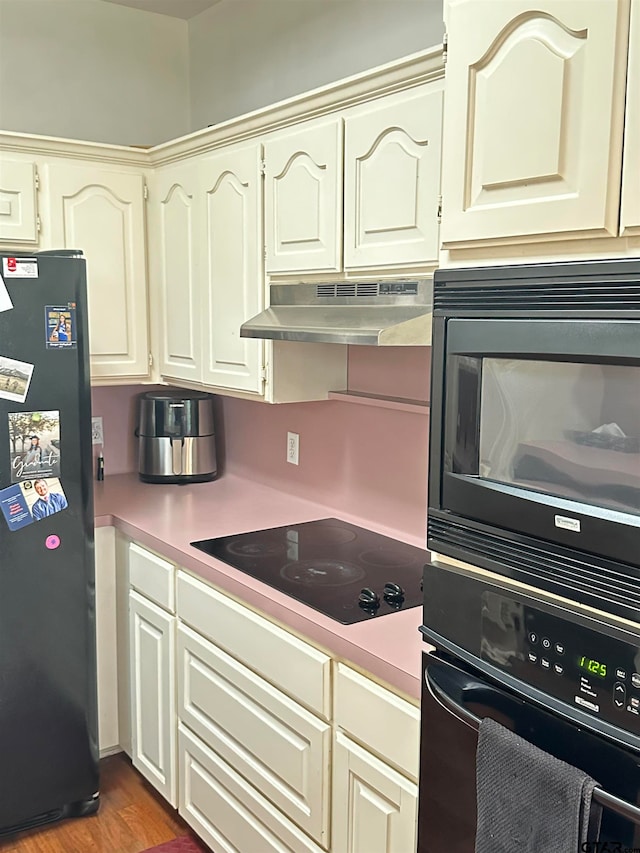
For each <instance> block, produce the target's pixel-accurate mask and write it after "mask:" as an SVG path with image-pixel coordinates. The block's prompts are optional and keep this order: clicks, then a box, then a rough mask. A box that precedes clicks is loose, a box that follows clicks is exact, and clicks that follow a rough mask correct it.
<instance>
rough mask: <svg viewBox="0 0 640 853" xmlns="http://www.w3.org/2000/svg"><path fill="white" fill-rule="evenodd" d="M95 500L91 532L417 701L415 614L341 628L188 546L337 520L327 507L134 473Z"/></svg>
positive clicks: (258, 489)
mask: <svg viewBox="0 0 640 853" xmlns="http://www.w3.org/2000/svg"><path fill="white" fill-rule="evenodd" d="M94 495H95V523H96V527H104V526H109V525H113V526H115V527H116V528H117V529H118V530H120V531H122V533H124V534H125V535H126V536H128V537H129V538H131V539H135V540H136V541H137V542H140V543H141V544H142V545H146V546H147V547H148V548H151V549H153V550H154V551H157V552H158V553H159V554H161V555H162V556H165V557H166V558H167V559H169V560H171V561H172V562H175V563H176V564H177V565H178V566H182V567H183V568H185V569H187V570H188V571H190V572H192V573H193V574H195V575H197V576H199V577H201V578H202V579H203V580H205V581H208V582H210V583H211V584H213V585H214V586H216V587H217V588H218V589H220V590H222V591H223V592H228V593H229V594H230V595H232V596H234V597H236V598H238V599H240V600H241V601H243V602H244V603H246V604H247V605H249V606H250V607H253V608H255V609H256V610H258V611H261V612H262V613H264V614H266V615H267V616H270V617H272V618H273V619H275V620H277V621H279V622H280V623H281V624H283V625H284V626H286V627H288V628H291V629H292V630H293V631H295V632H297V633H299V634H300V635H302V636H303V637H307V638H308V639H309V640H311V641H313V642H315V643H317V644H318V645H320V646H322V647H324V648H325V649H326V650H327V651H328V652H330V653H331V654H333V655H334V656H335V657H337V658H340V659H342V660H344V661H345V662H351V663H353V664H355V665H356V666H358V667H360V668H362V669H363V670H365V671H367V672H369V673H370V674H371V675H373V676H374V677H377V678H379V679H380V680H382V681H386V682H387V683H388V684H389V685H390V686H392V687H395V688H396V689H397V690H399V691H401V692H403V693H405V694H406V695H407V696H409V697H410V698H412V699H414V700H418V699H419V698H420V679H421V669H420V666H421V653H422V651H424V650H425V648H426V646H425V644H424V643H423V642H422V639H421V635H420V633H419V631H418V629H419V627H420V624H421V622H422V608H420V607H413V608H411V609H409V610H402V611H399V612H398V613H393V614H388V615H386V616H384V617H380V618H377V619H371V620H370V621H367V622H359V623H357V624H355V625H342V624H340V623H339V622H336V621H335V620H333V619H330V618H329V617H327V616H324V615H323V614H322V613H319V612H318V611H316V610H313V609H312V608H310V607H307V606H306V605H304V604H302V603H300V602H298V601H296V600H295V599H294V598H291V597H290V596H288V595H285V594H284V593H282V592H279V591H278V590H275V589H272V588H271V587H270V586H267V585H266V584H264V583H262V582H261V581H258V580H255V579H254V578H252V577H251V576H250V575H247V574H244V573H243V572H240V571H238V570H237V569H234V568H232V567H231V566H228V565H226V563H222V562H221V561H220V560H216V559H215V558H213V557H209V556H208V555H207V554H204V553H203V552H202V551H198V550H197V549H196V548H193V547H192V546H191V545H190V544H189V543H190V542H192V541H195V540H198V539H207V538H211V537H218V536H228V535H231V534H233V533H245V532H248V531H251V530H259V529H261V528H268V527H278V526H280V525H284V524H296V523H299V522H303V521H313V520H315V519H319V518H327V517H338V514H336V513H335V512H334V511H333V510H332V509H331V508H330V507H327V506H323V505H321V504H316V503H312V502H311V501H307V500H304V499H302V498H297V497H295V496H293V495H289V494H286V493H285V492H280V491H277V490H275V489H272V488H270V487H268V486H265V485H262V484H260V483H255V482H253V481H251V480H246V479H242V478H240V477H237V476H233V475H228V474H225V475H224V476H223V477H221V478H220V479H219V480H215V481H214V482H212V483H199V484H194V485H188V486H161V485H156V484H147V483H141V482H140V480H139V479H138V476H137V474H117V475H113V476H110V477H106V478H105V480H104V481H103V482H100V483H95V490H94ZM339 517H341V518H342V519H344V520H345V521H349V522H351V523H353V524H359V525H360V526H361V527H369V528H370V529H372V530H376V531H377V532H378V533H382V534H384V535H386V536H392V537H394V538H396V539H401V540H402V541H404V542H408V543H409V544H410V545H417V546H418V547H424V543H423V542H421V541H419V540H418V539H417V538H416V537H411V536H407V535H406V534H402V533H400V532H398V531H397V530H392V529H390V528H384V527H380V526H379V525H375V526H374V525H372V524H370V523H366V522H365V521H363V520H362V519H359V518H358V517H357V516H356V515H346V514H345V513H340V514H339Z"/></svg>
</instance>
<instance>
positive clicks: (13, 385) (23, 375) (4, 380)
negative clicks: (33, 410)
mask: <svg viewBox="0 0 640 853" xmlns="http://www.w3.org/2000/svg"><path fill="white" fill-rule="evenodd" d="M32 375H33V365H32V364H29V363H28V362H26V361H16V360H15V359H13V358H7V357H6V356H3V355H0V398H1V399H3V400H11V401H12V402H14V403H24V401H25V400H26V399H27V392H28V391H29V385H30V384H31V376H32Z"/></svg>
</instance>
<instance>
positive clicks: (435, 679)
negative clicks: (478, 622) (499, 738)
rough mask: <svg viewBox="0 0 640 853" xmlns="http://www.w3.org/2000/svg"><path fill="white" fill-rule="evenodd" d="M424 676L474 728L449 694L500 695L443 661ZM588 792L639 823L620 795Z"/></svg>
mask: <svg viewBox="0 0 640 853" xmlns="http://www.w3.org/2000/svg"><path fill="white" fill-rule="evenodd" d="M424 679H425V683H426V685H427V689H428V690H429V693H430V694H431V695H432V697H433V698H434V699H435V701H436V702H437V703H438V704H439V705H440V706H441V707H442V708H444V709H445V711H448V712H449V713H450V714H453V716H454V717H456V718H457V719H458V720H460V722H461V723H464V724H465V725H467V726H470V727H471V728H472V729H475V730H476V731H478V730H479V728H480V723H481V722H482V720H481V718H480V717H478V716H477V715H476V714H474V713H472V712H471V711H469V710H468V709H467V708H465V707H464V705H462V704H461V703H460V702H457V701H456V700H455V699H454V698H453V697H452V696H451V695H450V694H451V693H454V694H457V695H459V696H462V697H464V695H465V694H468V693H477V694H478V696H477V701H486V699H487V696H488V695H492V696H493V697H494V698H498V697H500V696H503V695H504V694H503V693H502V692H501V691H500V690H498V689H496V688H495V687H492V686H491V685H489V684H487V683H486V682H484V681H479V680H478V679H474V678H473V677H472V676H470V675H467V673H464V672H461V671H460V670H456V669H454V668H453V667H450V666H447V665H444V666H442V665H441V666H438V665H437V664H429V666H428V667H427V669H426V670H425V674H424ZM481 697H482V698H481ZM509 698H510V699H512V700H515V701H517V702H520V703H521V704H523V705H524V704H525V703H524V702H523V701H522V700H520V699H516V697H511V696H510V697H509ZM592 796H593V799H594V800H595V801H596V802H597V803H599V804H600V805H601V806H604V807H605V808H607V809H609V810H610V811H612V812H615V813H616V814H619V815H622V817H624V818H626V819H627V820H630V821H632V823H635V824H636V825H637V826H640V808H638V807H637V806H634V805H633V804H632V803H628V802H627V801H626V800H622V799H620V797H615V796H614V795H613V794H610V793H609V792H608V791H605V790H603V789H602V788H594V790H593V794H592Z"/></svg>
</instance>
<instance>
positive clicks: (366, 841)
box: [331, 732, 418, 853]
mask: <svg viewBox="0 0 640 853" xmlns="http://www.w3.org/2000/svg"><path fill="white" fill-rule="evenodd" d="M417 814H418V786H417V785H415V784H414V783H413V782H410V781H409V780H408V779H405V778H404V776H401V775H400V774H399V773H396V771H395V770H392V769H391V768H390V767H389V766H388V765H386V764H384V763H383V762H382V761H379V760H378V759H377V758H375V757H374V756H373V755H371V753H369V752H367V751H366V750H365V749H362V748H361V747H360V746H358V745H357V744H355V743H354V742H353V741H352V740H350V739H349V738H348V737H346V736H345V735H344V734H342V733H341V732H337V733H336V738H335V745H334V753H333V837H332V845H331V849H332V850H334V851H335V852H336V853H408V851H412V850H415V849H416V834H417V833H416V829H417V826H416V824H417Z"/></svg>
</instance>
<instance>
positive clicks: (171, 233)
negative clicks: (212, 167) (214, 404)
mask: <svg viewBox="0 0 640 853" xmlns="http://www.w3.org/2000/svg"><path fill="white" fill-rule="evenodd" d="M195 179H196V175H195V167H194V166H193V165H192V164H190V163H188V164H184V163H183V164H180V165H179V166H175V167H171V168H164V169H159V170H158V173H157V175H156V176H155V177H154V186H153V192H152V212H153V224H152V228H153V235H154V242H155V251H154V253H153V255H152V257H153V259H154V263H155V264H156V265H157V274H156V278H157V279H159V281H158V284H159V286H160V290H161V293H162V315H161V321H160V322H161V335H160V338H161V347H162V351H161V354H160V372H161V374H162V375H163V376H166V377H168V378H171V379H187V380H189V381H191V382H198V381H200V380H201V378H202V369H201V363H200V305H199V290H198V286H197V280H196V270H197V260H196V257H195V252H196V243H197V235H196V234H195V230H194V229H195V202H196V200H195V194H196V186H195Z"/></svg>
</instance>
